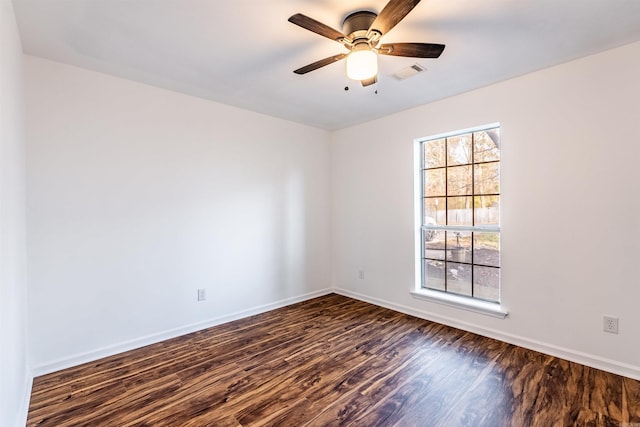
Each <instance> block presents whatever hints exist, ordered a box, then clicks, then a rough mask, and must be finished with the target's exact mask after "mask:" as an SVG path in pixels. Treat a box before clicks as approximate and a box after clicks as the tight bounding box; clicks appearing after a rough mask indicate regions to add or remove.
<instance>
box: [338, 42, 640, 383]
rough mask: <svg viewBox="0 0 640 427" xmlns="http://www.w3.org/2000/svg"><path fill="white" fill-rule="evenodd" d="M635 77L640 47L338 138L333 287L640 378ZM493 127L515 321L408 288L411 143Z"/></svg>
mask: <svg viewBox="0 0 640 427" xmlns="http://www.w3.org/2000/svg"><path fill="white" fill-rule="evenodd" d="M638 76H640V43H636V44H632V45H628V46H625V47H622V48H619V49H616V50H611V51H608V52H605V53H602V54H599V55H595V56H591V57H588V58H583V59H581V60H577V61H573V62H570V63H566V64H564V65H560V66H557V67H554V68H551V69H547V70H543V71H539V72H536V73H533V74H529V75H526V76H523V77H520V78H517V79H513V80H510V81H506V82H503V83H500V84H496V85H493V86H490V87H486V88H483V89H480V90H476V91H473V92H469V93H466V94H463V95H460V96H456V97H452V98H448V99H445V100H442V101H439V102H435V103H432V104H428V105H425V106H422V107H419V108H415V109H412V110H409V111H405V112H402V113H399V114H395V115H392V116H388V117H386V118H383V119H380V120H376V121H373V122H370V123H366V124H363V125H360V126H356V127H351V128H347V129H344V130H341V131H338V132H336V133H335V134H334V135H333V141H332V147H333V148H332V168H333V182H334V184H333V190H332V191H333V198H334V202H333V219H332V221H333V265H334V284H335V286H336V287H337V288H338V289H340V290H341V291H342V292H345V293H348V294H351V295H356V296H359V297H361V298H364V299H368V300H370V301H375V302H378V303H381V304H383V305H387V306H390V307H393V308H396V309H400V310H404V311H407V312H412V313H414V314H419V315H421V316H423V317H426V318H430V319H434V320H438V321H441V322H445V323H449V324H452V325H455V326H459V327H462V328H465V329H469V330H473V331H476V332H481V333H484V334H485V335H490V336H494V337H498V338H500V339H504V340H507V341H510V342H513V343H519V344H521V345H524V346H527V347H531V348H536V349H540V350H543V351H546V352H548V353H552V354H556V355H560V356H563V357H566V358H569V359H573V360H577V361H581V362H583V363H586V364H590V365H592V366H597V367H601V368H605V369H609V370H613V371H615V372H620V373H623V374H627V375H629V376H632V377H635V378H640V340H639V339H638V338H639V337H640V310H638V301H640V286H638V283H639V279H638V278H639V277H640V270H638V268H637V265H638V261H639V259H640V244H639V243H638V241H639V239H640V222H639V221H638V216H637V215H638V213H639V212H640V199H639V198H638V182H640V167H639V163H638V160H639V159H640V144H639V141H640V106H639V105H640V104H639V102H640V101H639V100H640V85H639V84H638ZM417 78H421V77H417ZM424 78H425V79H428V75H427V76H426V77H424ZM425 84H427V83H425ZM494 122H500V123H501V125H502V138H501V140H502V144H503V148H502V159H503V162H502V194H503V197H502V201H501V215H502V261H503V268H502V287H503V293H502V296H503V304H504V306H505V307H506V308H507V309H508V310H509V311H510V315H509V317H508V318H507V319H505V320H501V319H496V318H492V317H487V316H484V315H482V314H475V313H471V312H468V311H462V310H459V309H455V308H450V307H447V306H443V305H439V304H435V303H431V302H427V301H423V300H417V299H415V298H413V297H412V296H410V294H409V291H410V290H411V289H412V288H413V287H414V271H415V270H414V259H415V258H414V200H413V177H414V175H413V170H412V168H413V164H414V163H413V140H414V139H415V138H419V137H425V136H430V135H435V134H439V133H443V132H449V131H454V130H458V129H465V128H469V127H473V126H478V125H483V124H489V123H494ZM359 268H362V269H364V270H365V279H364V280H359V279H358V274H357V271H358V269H359ZM604 314H608V315H614V316H618V317H619V318H620V334H619V335H611V334H605V333H604V332H602V316H603V315H604Z"/></svg>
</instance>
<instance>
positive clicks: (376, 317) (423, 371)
mask: <svg viewBox="0 0 640 427" xmlns="http://www.w3.org/2000/svg"><path fill="white" fill-rule="evenodd" d="M635 423H638V424H635ZM27 425H28V426H56V427H61V426H117V427H124V426H222V427H224V426H262V425H267V426H295V427H297V426H338V425H340V426H343V425H344V426H346V425H352V426H367V427H369V426H474V427H475V426H491V427H495V426H544V427H546V426H583V425H584V426H629V427H630V426H633V425H638V426H640V382H638V381H634V380H631V379H628V378H624V377H621V376H617V375H613V374H609V373H606V372H603V371H600V370H597V369H593V368H589V367H585V366H583V365H579V364H576V363H571V362H568V361H565V360H562V359H558V358H555V357H551V356H547V355H544V354H541V353H537V352H534V351H530V350H526V349H523V348H521V347H516V346H513V345H509V344H505V343H503V342H500V341H496V340H492V339H489V338H484V337H481V336H478V335H474V334H472V333H468V332H464V331H461V330H458V329H454V328H450V327H447V326H443V325H440V324H437V323H432V322H428V321H426V320H421V319H418V318H415V317H411V316H407V315H404V314H401V313H397V312H394V311H391V310H387V309H384V308H380V307H376V306H374V305H370V304H367V303H364V302H361V301H357V300H353V299H350V298H346V297H343V296H339V295H334V294H332V295H328V296H324V297H320V298H316V299H313V300H309V301H306V302H303V303H299V304H294V305H291V306H288V307H285V308H282V309H278V310H274V311H270V312H268V313H264V314H260V315H256V316H252V317H249V318H246V319H242V320H239V321H236V322H231V323H227V324H224V325H220V326H216V327H213V328H210V329H207V330H203V331H199V332H196V333H193V334H189V335H185V336H182V337H179V338H176V339H172V340H168V341H164V342H162V343H158V344H154V345H150V346H147V347H144V348H141V349H138V350H133V351H130V352H127V353H123V354H119V355H116V356H112V357H108V358H105V359H102V360H99V361H96V362H92V363H87V364H84V365H81V366H78V367H74V368H70V369H67V370H64V371H60V372H56V373H53V374H50V375H45V376H42V377H38V378H36V379H35V380H34V384H33V391H32V396H31V405H30V408H29V418H28V422H27Z"/></svg>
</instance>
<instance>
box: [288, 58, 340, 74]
mask: <svg viewBox="0 0 640 427" xmlns="http://www.w3.org/2000/svg"><path fill="white" fill-rule="evenodd" d="M346 57H347V54H346V53H340V54H338V55H333V56H330V57H328V58H324V59H321V60H320V61H316V62H314V63H312V64H309V65H305V66H304V67H301V68H298V69H297V70H295V71H294V73H296V74H307V73H308V72H309V71H313V70H317V69H318V68H321V67H324V66H325V65H329V64H333V63H334V62H337V61H340V60H341V59H343V58H346Z"/></svg>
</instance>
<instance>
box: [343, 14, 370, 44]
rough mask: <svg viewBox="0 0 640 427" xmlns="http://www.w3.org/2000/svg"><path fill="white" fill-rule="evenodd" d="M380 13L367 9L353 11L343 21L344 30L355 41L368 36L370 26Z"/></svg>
mask: <svg viewBox="0 0 640 427" xmlns="http://www.w3.org/2000/svg"><path fill="white" fill-rule="evenodd" d="M377 16H378V15H377V14H376V13H373V12H369V11H367V10H361V11H358V12H353V13H352V14H350V15H348V16H347V17H346V18H344V21H343V22H342V32H343V33H344V34H345V35H346V36H347V37H349V38H350V39H351V40H353V41H355V40H356V39H359V38H366V37H367V32H369V27H370V26H371V24H372V23H373V21H374V20H375V19H376V17H377Z"/></svg>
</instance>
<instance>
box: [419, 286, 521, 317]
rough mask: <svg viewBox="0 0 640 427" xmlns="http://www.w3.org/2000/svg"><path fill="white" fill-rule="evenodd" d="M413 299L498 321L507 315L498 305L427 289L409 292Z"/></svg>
mask: <svg viewBox="0 0 640 427" xmlns="http://www.w3.org/2000/svg"><path fill="white" fill-rule="evenodd" d="M411 295H413V297H414V298H419V299H423V300H426V301H431V302H435V303H437V304H443V305H447V306H449V307H454V308H460V309H463V310H467V311H473V312H474V313H480V314H485V315H487V316H493V317H497V318H500V319H504V318H505V317H507V316H508V315H509V312H507V311H506V310H505V309H504V308H503V307H501V306H500V304H496V303H492V302H487V301H479V300H475V299H471V298H466V297H462V296H458V295H451V294H447V293H444V292H438V291H431V290H428V289H419V290H415V291H412V292H411Z"/></svg>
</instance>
